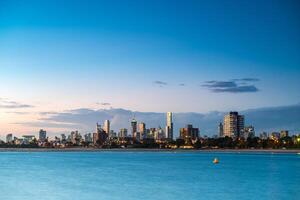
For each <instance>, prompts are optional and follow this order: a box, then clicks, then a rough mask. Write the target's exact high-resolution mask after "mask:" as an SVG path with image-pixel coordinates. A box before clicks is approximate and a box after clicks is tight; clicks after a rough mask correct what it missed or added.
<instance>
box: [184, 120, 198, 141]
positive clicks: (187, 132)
mask: <svg viewBox="0 0 300 200" xmlns="http://www.w3.org/2000/svg"><path fill="white" fill-rule="evenodd" d="M180 138H181V139H183V140H185V142H186V143H188V144H189V143H191V142H192V140H196V139H198V138H199V128H193V125H191V124H188V125H186V127H185V128H180Z"/></svg>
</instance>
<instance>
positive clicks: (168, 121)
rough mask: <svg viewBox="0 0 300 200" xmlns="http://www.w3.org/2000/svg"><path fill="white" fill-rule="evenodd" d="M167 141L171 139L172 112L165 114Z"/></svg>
mask: <svg viewBox="0 0 300 200" xmlns="http://www.w3.org/2000/svg"><path fill="white" fill-rule="evenodd" d="M165 137H166V138H167V139H170V140H172V139H173V119H172V112H167V126H166V136H165Z"/></svg>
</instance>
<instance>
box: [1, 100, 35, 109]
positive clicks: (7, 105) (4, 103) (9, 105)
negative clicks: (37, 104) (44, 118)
mask: <svg viewBox="0 0 300 200" xmlns="http://www.w3.org/2000/svg"><path fill="white" fill-rule="evenodd" d="M32 107H34V106H33V105H29V104H22V103H19V102H16V101H10V100H8V99H5V98H0V108H3V109H15V108H32Z"/></svg>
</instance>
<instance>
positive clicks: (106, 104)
mask: <svg viewBox="0 0 300 200" xmlns="http://www.w3.org/2000/svg"><path fill="white" fill-rule="evenodd" d="M96 104H97V105H101V106H110V105H111V104H110V103H108V102H97V103H96Z"/></svg>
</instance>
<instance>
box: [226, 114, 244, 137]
mask: <svg viewBox="0 0 300 200" xmlns="http://www.w3.org/2000/svg"><path fill="white" fill-rule="evenodd" d="M244 123H245V119H244V116H243V115H239V114H238V112H229V113H228V114H227V115H225V116H224V130H223V131H224V136H228V137H240V135H243V130H244Z"/></svg>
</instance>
